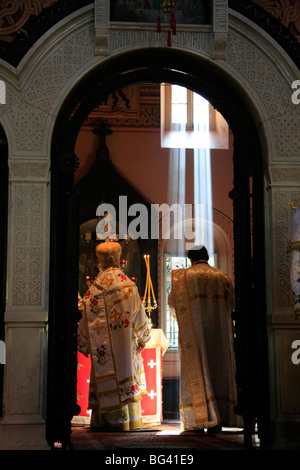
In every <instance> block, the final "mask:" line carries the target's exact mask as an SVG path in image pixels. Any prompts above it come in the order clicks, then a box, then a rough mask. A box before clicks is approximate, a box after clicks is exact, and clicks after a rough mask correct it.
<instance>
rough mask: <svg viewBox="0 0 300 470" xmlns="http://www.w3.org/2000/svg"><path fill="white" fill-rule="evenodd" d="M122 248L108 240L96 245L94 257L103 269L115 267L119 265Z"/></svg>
mask: <svg viewBox="0 0 300 470" xmlns="http://www.w3.org/2000/svg"><path fill="white" fill-rule="evenodd" d="M121 252H122V248H121V246H120V244H119V243H117V242H114V241H110V240H109V239H108V238H107V239H106V240H105V242H103V243H100V244H99V245H97V248H96V255H97V258H98V260H99V263H100V264H101V266H102V267H103V268H109V267H117V266H119V265H120V257H121Z"/></svg>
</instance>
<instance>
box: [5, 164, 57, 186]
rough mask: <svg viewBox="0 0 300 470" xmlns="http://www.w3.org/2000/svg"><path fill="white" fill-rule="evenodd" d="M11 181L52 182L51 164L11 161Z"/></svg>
mask: <svg viewBox="0 0 300 470" xmlns="http://www.w3.org/2000/svg"><path fill="white" fill-rule="evenodd" d="M8 166H9V181H11V182H13V181H22V182H23V183H24V182H25V181H27V182H33V181H45V182H48V181H49V180H50V163H49V162H48V161H47V162H45V161H37V160H26V159H16V160H15V159H10V160H9V161H8Z"/></svg>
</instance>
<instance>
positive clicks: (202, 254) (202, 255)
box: [188, 246, 209, 261]
mask: <svg viewBox="0 0 300 470" xmlns="http://www.w3.org/2000/svg"><path fill="white" fill-rule="evenodd" d="M188 258H189V259H190V260H192V261H208V260H209V256H208V252H207V249H206V248H205V246H194V247H193V248H191V249H190V250H189V251H188Z"/></svg>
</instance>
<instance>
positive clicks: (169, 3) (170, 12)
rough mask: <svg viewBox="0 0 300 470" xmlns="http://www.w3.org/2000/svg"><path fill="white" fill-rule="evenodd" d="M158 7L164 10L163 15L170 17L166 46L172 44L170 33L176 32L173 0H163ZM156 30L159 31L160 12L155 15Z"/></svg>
mask: <svg viewBox="0 0 300 470" xmlns="http://www.w3.org/2000/svg"><path fill="white" fill-rule="evenodd" d="M160 8H161V9H162V10H163V11H164V12H165V17H166V18H168V17H170V20H169V21H170V28H169V30H168V46H171V45H172V35H175V34H176V19H175V8H176V3H175V0H163V1H162V2H161V5H160ZM157 31H158V32H159V33H160V32H161V18H160V14H158V17H157Z"/></svg>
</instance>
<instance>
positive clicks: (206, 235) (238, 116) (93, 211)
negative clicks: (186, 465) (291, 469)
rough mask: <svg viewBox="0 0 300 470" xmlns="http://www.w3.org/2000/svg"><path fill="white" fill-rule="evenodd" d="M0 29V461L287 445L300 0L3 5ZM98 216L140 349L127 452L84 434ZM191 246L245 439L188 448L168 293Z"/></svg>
mask: <svg viewBox="0 0 300 470" xmlns="http://www.w3.org/2000/svg"><path fill="white" fill-rule="evenodd" d="M21 3H22V5H21ZM163 6H165V7H167V6H168V8H169V10H168V11H166V10H164V11H165V16H164V15H163V13H162V7H163ZM171 9H173V11H175V12H176V15H177V16H176V18H177V19H176V27H175V26H174V24H173V26H172V22H171V23H170V25H171V26H170V25H169V22H170V11H171ZM158 18H159V21H158ZM0 19H1V21H0V181H1V184H0V204H1V212H0V226H1V227H2V228H1V231H0V260H1V263H0V264H1V272H0V289H1V299H0V341H1V343H0V449H1V450H23V449H32V450H51V449H60V448H70V449H72V450H86V449H93V448H96V449H101V450H106V449H109V450H111V449H119V450H120V449H121V450H122V449H124V448H126V447H127V446H128V445H129V446H130V445H131V446H132V448H141V440H142V441H143V445H144V447H145V448H146V447H147V445H146V444H145V442H149V444H148V447H149V448H151V447H152V448H154V447H155V446H159V445H161V446H162V449H171V448H176V447H177V449H194V450H205V449H207V450H223V449H224V450H230V449H232V450H240V449H244V448H246V449H253V450H259V449H270V450H273V449H274V450H277V449H279V450H294V449H299V448H300V438H299V436H300V374H299V372H300V361H299V352H298V351H299V348H300V346H299V345H300V324H299V322H300V313H299V308H298V307H299V305H298V304H299V301H300V300H299V299H300V293H298V291H297V289H298V285H297V282H298V283H299V270H298V267H299V238H297V237H298V236H300V233H299V228H298V227H300V223H299V224H298V222H297V217H296V215H297V208H298V206H300V193H299V181H300V176H299V175H300V155H299V148H300V145H299V143H300V141H299V136H300V93H299V92H297V90H298V89H300V72H299V67H300V53H299V42H300V4H299V2H297V1H296V0H287V1H273V0H246V1H245V2H238V1H235V0H228V1H227V0H210V1H208V0H207V1H202V2H201V1H198V2H193V1H188V0H183V1H178V2H177V1H162V2H157V1H154V0H153V1H150V0H149V1H139V0H137V1H129V0H124V1H123V2H122V1H113V0H94V1H91V0H71V1H68V2H66V1H64V0H50V1H43V0H36V1H34V2H27V1H24V2H17V1H10V2H7V1H6V0H0ZM160 22H161V24H160ZM158 23H159V24H158ZM170 27H171V30H170ZM298 96H299V98H298ZM298 201H299V202H298ZM103 204H104V205H107V207H110V208H111V209H112V211H114V210H115V212H113V215H114V217H113V219H112V220H113V225H112V226H111V225H109V222H107V224H106V223H104V224H102V226H103V227H104V231H106V232H107V233H108V234H109V238H111V239H114V240H116V241H117V242H118V243H120V244H121V247H122V260H121V269H122V270H123V271H124V273H125V274H126V275H127V276H128V277H129V278H130V279H134V282H135V283H136V285H137V287H138V291H139V293H140V296H141V298H142V299H143V301H144V300H145V299H148V301H149V302H148V307H149V308H148V310H147V313H148V315H149V317H150V319H151V322H152V327H153V333H154V334H153V336H152V341H153V342H152V343H151V344H150V345H149V346H148V347H147V348H146V349H145V351H144V353H143V354H144V356H143V360H144V367H145V374H146V381H147V378H148V382H149V386H150V390H148V395H146V396H145V397H144V398H143V400H142V409H143V418H144V424H145V429H142V430H141V431H140V433H141V435H140V437H138V432H135V433H134V434H135V435H134V436H131V437H132V439H133V441H132V443H130V441H126V439H127V437H125V436H124V435H121V434H120V436H119V441H118V436H116V435H107V434H105V433H103V434H102V433H101V435H98V436H95V435H92V436H91V437H90V438H89V437H87V436H89V433H88V431H87V429H88V426H89V423H90V416H91V411H90V410H89V409H88V388H89V373H90V361H89V359H88V358H86V357H84V356H83V355H81V354H80V353H79V352H78V351H77V324H78V321H79V318H80V312H79V310H78V298H79V297H81V296H84V294H85V292H86V291H87V289H89V286H90V285H91V283H92V282H93V279H94V278H95V276H96V275H97V272H98V268H97V260H96V256H95V248H96V246H97V245H98V244H99V232H98V231H97V230H98V227H99V223H100V222H101V221H103V220H109V218H108V217H107V215H109V210H110V209H107V211H106V212H105V213H101V214H100V213H99V210H100V208H101V205H103ZM182 208H184V210H185V211H183V212H182ZM156 216H157V217H156ZM105 217H107V219H105ZM297 224H298V225H297ZM183 227H184V233H183V232H182V231H181V232H180V233H181V236H178V232H177V230H178V229H179V228H180V229H181V230H183ZM293 229H295V231H296V234H294V233H293V232H292V230H293ZM105 236H106V235H105ZM100 240H103V237H102V239H100ZM191 242H192V244H191ZM199 243H200V244H204V245H205V246H207V247H208V250H209V256H210V259H209V262H210V263H211V264H212V265H213V266H214V267H216V268H218V269H220V270H222V271H224V272H225V273H227V274H228V275H229V277H230V278H231V279H232V281H233V284H234V287H235V311H234V312H233V314H232V327H233V332H234V348H235V360H236V368H237V369H236V387H237V397H238V399H237V404H236V407H235V410H236V413H237V414H238V415H239V416H241V417H242V418H243V426H241V428H234V429H227V428H223V429H222V430H219V432H218V433H217V434H216V435H215V436H208V434H209V433H208V432H205V435H202V436H201V435H199V436H196V437H197V440H196V437H195V436H194V435H192V436H191V435H184V434H185V433H180V412H179V402H180V392H179V390H180V360H179V338H178V325H177V323H176V320H175V319H174V318H173V316H172V314H171V312H170V309H169V306H168V294H169V292H170V290H171V273H172V270H174V269H178V268H186V267H188V266H190V264H189V260H188V257H187V247H191V246H192V245H193V244H199ZM293 263H294V264H293ZM293 275H294V277H295V278H296V283H294V285H293ZM293 286H296V287H293ZM145 306H147V303H146V300H145ZM150 384H151V385H150ZM166 435H169V436H171V437H170V440H169V441H166V439H167V438H166ZM154 436H156V437H155V439H156V440H154ZM179 437H181V440H179ZM147 439H148V441H147ZM159 439H161V440H160V441H159ZM172 439H174V440H173V441H172ZM184 439H186V441H184ZM201 439H202V440H201ZM205 439H206V444H207V447H205V445H206V444H205ZM209 439H210V440H209ZM214 439H215V440H214ZM159 442H161V444H159ZM113 446H115V447H113Z"/></svg>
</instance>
